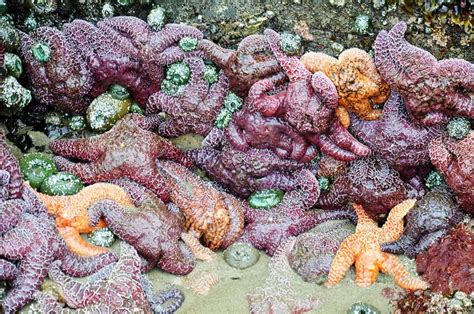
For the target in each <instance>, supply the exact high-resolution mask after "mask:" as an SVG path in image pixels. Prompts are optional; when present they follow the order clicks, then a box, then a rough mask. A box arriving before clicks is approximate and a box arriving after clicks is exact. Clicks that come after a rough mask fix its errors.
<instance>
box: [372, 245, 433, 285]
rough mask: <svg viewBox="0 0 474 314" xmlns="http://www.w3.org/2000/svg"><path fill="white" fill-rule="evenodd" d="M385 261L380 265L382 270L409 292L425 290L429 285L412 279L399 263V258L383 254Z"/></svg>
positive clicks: (418, 279) (414, 278) (417, 279)
mask: <svg viewBox="0 0 474 314" xmlns="http://www.w3.org/2000/svg"><path fill="white" fill-rule="evenodd" d="M383 255H384V260H383V262H382V263H380V265H379V266H380V269H381V270H382V271H383V272H384V273H387V274H390V275H392V276H393V277H394V280H395V283H396V284H398V285H399V286H400V287H402V288H405V289H407V290H419V289H421V290H425V289H428V287H429V285H428V284H427V283H426V282H424V281H423V280H421V279H420V278H416V277H412V276H411V275H410V274H409V273H408V271H407V270H406V269H405V268H404V267H403V265H402V264H400V262H399V261H398V259H397V257H396V256H394V255H391V254H388V253H383Z"/></svg>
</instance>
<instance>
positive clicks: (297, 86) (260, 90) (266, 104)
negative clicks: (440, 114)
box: [247, 29, 370, 161]
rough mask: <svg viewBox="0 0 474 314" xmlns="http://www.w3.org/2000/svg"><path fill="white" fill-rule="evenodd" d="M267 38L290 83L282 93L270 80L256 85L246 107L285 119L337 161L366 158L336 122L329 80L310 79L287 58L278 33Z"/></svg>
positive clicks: (334, 92)
mask: <svg viewBox="0 0 474 314" xmlns="http://www.w3.org/2000/svg"><path fill="white" fill-rule="evenodd" d="M265 36H266V38H267V40H268V43H269V45H270V47H271V49H272V51H273V53H274V54H275V56H276V58H277V60H278V62H279V63H280V65H281V66H282V68H283V70H284V72H285V73H286V75H288V77H289V80H290V82H289V83H288V86H287V87H286V89H283V90H281V89H276V86H277V84H276V83H275V82H273V81H271V80H269V79H263V80H261V81H258V82H256V83H255V84H254V85H253V86H252V88H251V91H250V93H249V100H248V102H247V103H248V104H247V107H248V108H249V109H250V110H253V111H259V112H261V113H262V114H263V115H265V116H274V117H282V118H283V119H284V120H285V121H287V122H288V123H289V124H290V125H291V126H293V127H294V128H295V129H296V130H298V131H299V132H301V133H302V134H303V135H304V136H305V137H306V138H307V140H308V141H309V142H311V143H313V144H315V145H316V146H318V147H319V148H320V149H321V150H322V151H323V152H324V153H327V154H328V155H331V156H333V157H335V158H337V159H340V160H346V161H348V160H354V159H356V158H357V157H358V156H365V155H367V154H368V153H369V152H370V150H369V149H368V148H367V147H366V146H365V145H362V144H361V143H359V142H357V140H356V139H355V138H354V137H353V136H352V135H351V134H350V133H349V132H347V130H346V129H344V127H343V126H342V125H341V124H340V122H339V121H338V120H337V119H334V117H335V109H336V107H337V104H338V96H337V90H336V87H335V86H334V84H333V83H332V82H331V81H330V80H329V78H328V77H327V76H326V75H324V74H323V73H322V72H317V73H315V74H313V75H311V72H309V71H308V70H307V69H306V68H305V67H304V65H303V64H302V63H301V62H300V60H299V59H298V58H297V57H289V56H287V55H285V54H284V53H283V52H282V51H281V49H280V45H279V40H280V36H279V35H278V34H277V33H276V32H274V31H272V30H270V29H267V30H265ZM277 83H278V82H277ZM275 91H276V93H275ZM269 92H272V93H271V94H270V95H269V94H268V93H269Z"/></svg>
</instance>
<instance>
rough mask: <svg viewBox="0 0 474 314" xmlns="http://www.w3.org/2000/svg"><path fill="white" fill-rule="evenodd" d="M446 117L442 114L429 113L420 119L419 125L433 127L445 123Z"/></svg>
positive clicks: (436, 112)
mask: <svg viewBox="0 0 474 314" xmlns="http://www.w3.org/2000/svg"><path fill="white" fill-rule="evenodd" d="M447 120H448V117H447V116H446V115H445V114H444V113H442V112H438V111H435V112H429V113H427V114H426V115H425V116H424V117H423V118H422V119H421V123H422V124H424V125H426V126H434V125H438V124H441V123H445V122H447Z"/></svg>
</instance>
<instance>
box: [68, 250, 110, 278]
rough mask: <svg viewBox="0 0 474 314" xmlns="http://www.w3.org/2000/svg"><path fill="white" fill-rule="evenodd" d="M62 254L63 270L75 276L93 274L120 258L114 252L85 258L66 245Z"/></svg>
mask: <svg viewBox="0 0 474 314" xmlns="http://www.w3.org/2000/svg"><path fill="white" fill-rule="evenodd" d="M60 254H61V256H60V258H59V260H60V261H61V270H62V271H63V272H64V273H65V274H67V275H69V276H73V277H84V276H88V275H91V274H93V273H95V272H97V271H98V270H100V269H101V268H103V267H105V266H107V265H109V264H111V263H113V262H116V261H117V260H118V258H117V256H116V255H115V254H114V253H112V252H107V253H104V254H100V255H96V256H93V257H89V258H84V257H81V256H78V255H76V254H74V253H72V252H71V251H70V250H69V249H68V248H67V247H66V246H65V245H64V247H63V248H62V249H61V253H60Z"/></svg>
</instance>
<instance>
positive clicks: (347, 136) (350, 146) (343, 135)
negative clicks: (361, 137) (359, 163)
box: [329, 121, 370, 157]
mask: <svg viewBox="0 0 474 314" xmlns="http://www.w3.org/2000/svg"><path fill="white" fill-rule="evenodd" d="M329 138H330V139H331V141H333V142H334V143H336V145H338V146H339V147H341V148H342V149H345V150H347V151H349V152H351V153H354V154H355V155H357V156H360V157H362V156H367V155H368V154H369V153H370V148H368V147H367V146H365V145H364V144H362V143H360V142H359V141H358V140H357V139H356V138H355V137H354V136H353V135H352V134H351V133H349V131H347V130H346V129H345V128H344V127H343V126H342V124H341V123H340V122H339V121H335V122H334V123H333V125H332V127H331V131H330V135H329Z"/></svg>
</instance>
